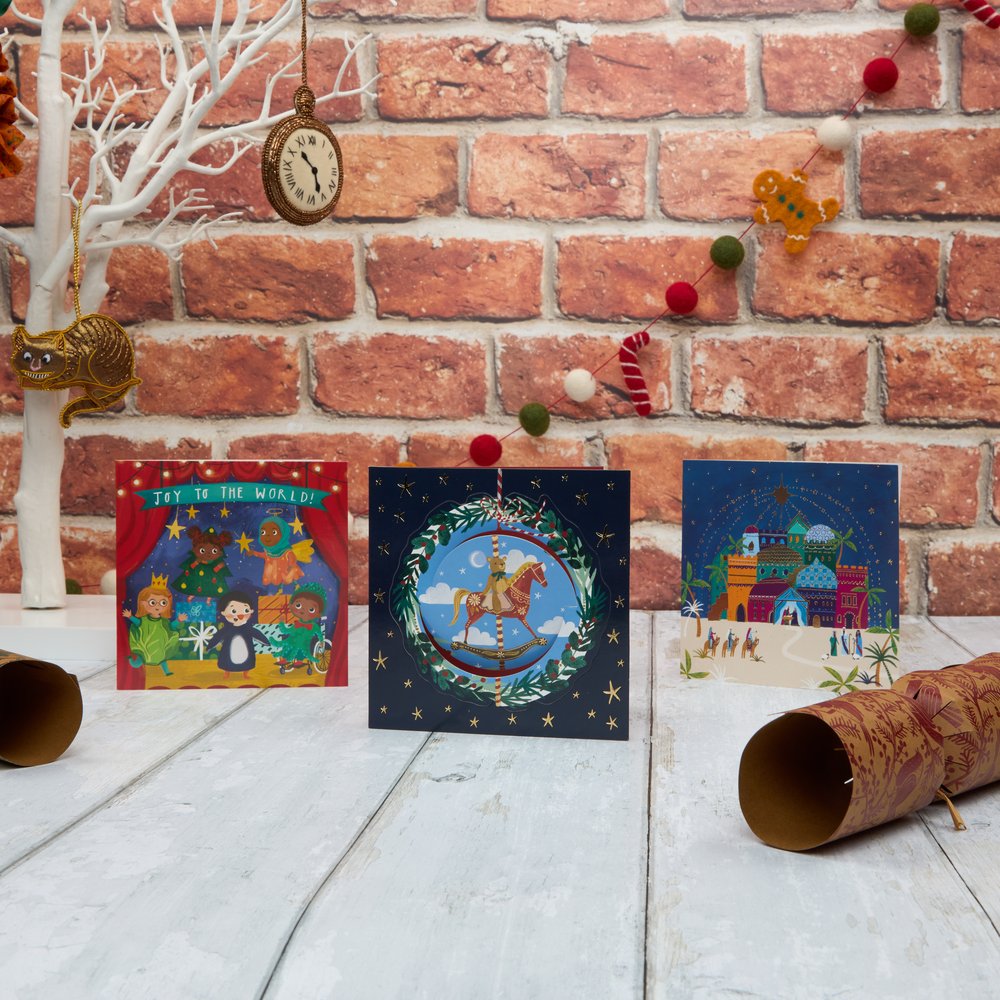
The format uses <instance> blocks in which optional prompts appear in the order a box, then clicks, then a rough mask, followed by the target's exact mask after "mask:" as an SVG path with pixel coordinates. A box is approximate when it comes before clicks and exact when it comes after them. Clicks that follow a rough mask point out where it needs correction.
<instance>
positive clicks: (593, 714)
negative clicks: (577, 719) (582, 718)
mask: <svg viewBox="0 0 1000 1000" xmlns="http://www.w3.org/2000/svg"><path fill="white" fill-rule="evenodd" d="M587 718H588V719H596V718H597V713H596V712H595V711H594V710H593V709H591V710H590V711H589V712H588V713H587Z"/></svg>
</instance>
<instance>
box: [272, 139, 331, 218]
mask: <svg viewBox="0 0 1000 1000" xmlns="http://www.w3.org/2000/svg"><path fill="white" fill-rule="evenodd" d="M339 154H340V150H339V149H338V148H336V147H335V146H334V143H333V142H331V140H330V137H329V136H328V135H327V134H326V133H325V132H322V131H320V130H319V129H318V128H310V127H309V126H301V127H299V128H296V129H295V130H294V131H293V132H291V133H290V134H289V136H288V138H287V139H285V142H284V144H283V145H282V146H281V152H280V157H279V161H278V179H279V182H280V184H281V190H282V191H283V192H284V195H285V198H287V199H288V202H289V204H291V205H292V206H294V207H295V208H297V209H298V210H299V211H300V212H304V213H311V212H318V211H323V210H324V209H326V208H328V207H329V208H332V207H333V205H334V204H335V203H336V201H337V198H338V197H339V196H340V183H341V176H340V155H339Z"/></svg>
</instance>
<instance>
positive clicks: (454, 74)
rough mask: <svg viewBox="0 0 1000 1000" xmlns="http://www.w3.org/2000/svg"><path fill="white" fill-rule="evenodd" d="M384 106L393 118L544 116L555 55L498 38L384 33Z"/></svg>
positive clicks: (381, 62) (385, 113)
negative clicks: (410, 35)
mask: <svg viewBox="0 0 1000 1000" xmlns="http://www.w3.org/2000/svg"><path fill="white" fill-rule="evenodd" d="M378 66H379V72H381V74H382V76H381V77H380V79H379V82H378V108H379V114H380V115H381V117H382V118H384V119H388V120H392V121H405V120H411V119H425V120H434V121H440V120H443V119H449V118H526V117H527V118H542V117H544V116H545V115H546V114H548V107H549V56H548V54H547V53H546V52H545V51H543V50H541V49H538V48H535V46H533V45H514V44H512V43H509V42H503V41H497V40H496V39H493V38H470V37H461V38H431V37H427V36H420V37H416V38H382V39H380V41H379V46H378Z"/></svg>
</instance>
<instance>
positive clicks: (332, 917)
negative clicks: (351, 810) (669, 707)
mask: <svg viewBox="0 0 1000 1000" xmlns="http://www.w3.org/2000/svg"><path fill="white" fill-rule="evenodd" d="M631 637H632V640H631V641H632V647H631V658H630V663H631V684H630V690H631V699H632V710H631V723H630V725H631V728H630V735H631V739H630V740H629V742H628V743H605V742H598V741H589V740H558V739H556V740H548V739H532V738H523V739H504V738H503V737H483V738H480V739H476V738H469V737H465V736H463V735H437V736H435V737H434V738H433V739H432V740H431V741H430V743H429V744H428V746H427V748H426V749H425V750H424V751H422V752H421V754H420V755H419V757H418V758H417V759H416V760H415V761H414V764H413V766H412V767H411V768H410V770H409V771H408V772H407V774H406V775H405V777H404V778H403V780H402V781H401V782H400V783H399V785H398V786H397V787H396V788H395V789H394V791H393V793H392V795H391V796H390V797H389V799H388V800H387V802H386V804H385V807H384V808H383V809H382V811H381V812H380V813H379V815H378V816H377V817H376V818H375V820H374V822H373V823H372V824H371V825H370V826H369V827H368V829H367V830H365V832H364V834H363V835H362V837H361V838H360V840H359V841H358V843H357V844H356V845H355V847H354V849H353V850H352V851H351V853H350V855H349V856H348V857H347V859H346V860H345V862H344V863H343V865H341V866H340V867H339V868H338V869H337V870H336V871H335V872H334V874H333V875H332V876H331V878H330V880H329V881H328V883H327V884H326V885H325V886H324V888H323V890H322V891H321V892H320V893H319V894H318V896H317V897H316V899H315V900H314V902H313V904H312V906H311V907H310V909H309V911H308V912H307V914H306V915H305V917H304V919H303V920H302V923H301V924H300V925H299V927H298V929H297V931H296V934H295V936H294V937H293V939H292V941H291V942H290V944H289V947H288V949H287V951H286V953H285V955H284V957H283V959H282V962H281V964H280V965H279V967H278V969H277V971H276V973H275V976H274V978H273V980H272V981H271V984H270V987H269V989H268V991H267V993H266V994H265V995H266V997H267V998H268V1000H284V998H289V1000H307V998H310V997H329V996H331V995H337V996H344V997H350V998H352V1000H355V998H360V1000H363V998H367V997H373V998H376V997H377V998H382V997H406V998H408V1000H409V998H421V997H434V998H439V997H473V996H483V997H490V998H501V997H516V998H518V1000H529V998H535V997H538V998H552V997H601V998H614V997H622V998H629V1000H631V998H633V997H636V996H638V995H640V994H641V991H642V979H643V939H644V906H645V880H646V854H645V848H646V821H647V812H646V789H647V773H648V770H647V769H648V738H647V733H648V725H649V693H648V687H649V619H648V616H646V615H643V614H641V613H639V614H633V616H632V622H631ZM605 708H606V706H605ZM553 711H554V713H555V714H556V715H557V716H558V708H556V709H554V710H553Z"/></svg>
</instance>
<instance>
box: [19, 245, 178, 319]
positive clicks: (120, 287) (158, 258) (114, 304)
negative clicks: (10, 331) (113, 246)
mask: <svg viewBox="0 0 1000 1000" xmlns="http://www.w3.org/2000/svg"><path fill="white" fill-rule="evenodd" d="M10 264H11V267H10V291H11V310H12V311H13V314H14V317H15V318H16V319H18V320H23V319H24V316H25V312H26V310H27V308H28V295H29V294H30V292H31V281H30V279H29V276H28V262H27V261H26V260H25V259H24V258H23V257H22V256H21V255H20V254H17V253H12V254H11V256H10ZM86 271H87V269H86V264H85V265H84V268H83V272H82V273H83V274H84V275H86ZM106 280H107V284H108V288H109V291H108V294H107V295H106V296H105V297H104V301H103V302H102V303H101V305H100V307H99V309H97V312H103V313H106V314H107V315H109V316H111V317H112V318H113V319H115V320H117V321H118V322H119V323H121V324H122V325H123V326H127V325H128V324H130V323H139V322H142V321H144V320H151V319H171V318H172V317H173V314H174V308H173V296H172V294H171V287H170V264H169V262H168V260H167V258H166V257H164V255H163V254H162V253H160V252H159V250H154V249H153V248H152V247H147V246H134V247H119V248H118V249H117V250H112V251H111V258H110V260H109V261H108V270H107V275H106ZM66 309H67V311H69V312H70V314H71V315H72V309H73V296H72V290H71V289H70V290H68V291H67V294H66Z"/></svg>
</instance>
